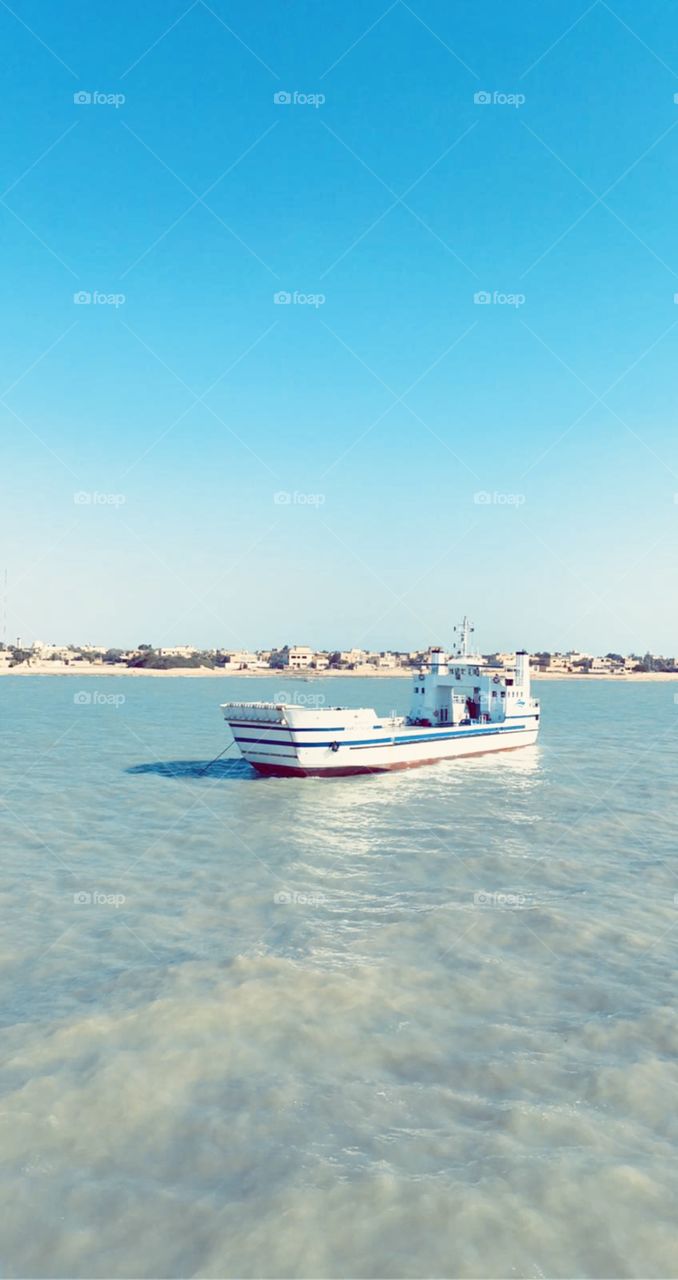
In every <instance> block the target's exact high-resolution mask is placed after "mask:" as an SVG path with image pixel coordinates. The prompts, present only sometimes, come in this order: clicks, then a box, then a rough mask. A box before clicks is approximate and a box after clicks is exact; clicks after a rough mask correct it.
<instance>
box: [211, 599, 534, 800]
mask: <svg viewBox="0 0 678 1280" xmlns="http://www.w3.org/2000/svg"><path fill="white" fill-rule="evenodd" d="M472 631H473V628H472V627H471V624H470V623H469V620H468V618H464V620H463V622H462V623H461V624H460V625H459V626H458V627H455V632H456V633H457V640H456V643H455V645H454V648H453V652H452V653H451V654H450V655H449V656H448V655H446V653H445V652H444V651H443V649H441V648H438V647H436V648H432V649H430V650H429V653H428V656H427V660H426V662H425V663H424V664H423V665H422V666H421V667H420V668H418V669H417V670H416V672H415V674H414V677H413V688H412V702H411V706H410V711H409V714H408V715H406V716H398V715H395V714H392V715H389V716H380V715H378V714H377V712H376V711H375V710H374V709H373V708H372V707H369V708H368V707H357V708H353V707H308V706H302V705H298V704H295V703H276V702H225V703H223V704H222V707H221V710H222V712H223V715H224V718H225V720H226V721H227V723H228V724H229V725H230V727H231V730H232V733H233V737H234V739H235V742H236V743H237V745H238V747H239V748H240V752H241V754H242V756H243V758H244V759H245V760H246V761H247V762H248V764H251V765H252V766H253V768H255V769H256V770H257V772H258V773H260V774H264V775H267V776H270V777H304V778H308V777H311V778H332V777H344V776H346V775H348V774H356V773H382V772H386V771H390V770H392V769H411V768H413V767H415V766H416V765H424V764H433V763H435V762H437V761H439V760H450V759H459V758H461V757H464V756H472V755H473V756H475V755H482V754H485V753H487V752H489V751H510V750H516V749H517V748H520V747H531V746H534V744H535V742H536V741H537V736H538V733H539V717H540V710H539V702H538V701H537V700H536V699H535V698H533V697H532V696H531V692H530V659H529V656H528V654H527V653H526V651H525V650H524V649H521V650H518V652H517V653H516V655H515V663H514V665H513V666H511V667H509V668H506V667H503V666H502V667H496V666H492V665H491V664H490V663H488V662H486V661H485V659H484V658H483V657H482V656H481V655H480V654H479V653H474V652H472V651H471V644H470V637H471V633H472Z"/></svg>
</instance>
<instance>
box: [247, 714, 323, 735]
mask: <svg viewBox="0 0 678 1280" xmlns="http://www.w3.org/2000/svg"><path fill="white" fill-rule="evenodd" d="M224 718H225V717H224ZM226 723H227V724H230V726H231V728H232V729H234V728H235V729H266V731H267V732H268V730H269V729H273V730H275V731H276V732H278V733H344V732H345V730H346V725H345V724H331V725H326V724H317V725H316V724H311V725H299V727H298V728H297V727H295V726H290V725H289V724H269V723H268V721H267V720H259V721H256V720H226Z"/></svg>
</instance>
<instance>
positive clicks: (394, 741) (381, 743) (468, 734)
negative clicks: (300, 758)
mask: <svg viewBox="0 0 678 1280" xmlns="http://www.w3.org/2000/svg"><path fill="white" fill-rule="evenodd" d="M531 728H532V726H531V725H526V724H511V725H507V726H505V727H502V728H501V729H462V730H461V732H460V733H424V734H416V735H415V736H404V737H398V736H397V735H396V736H394V737H391V738H349V739H346V740H344V741H343V742H340V743H339V746H340V747H401V746H407V745H410V744H411V743H413V742H449V741H450V739H453V738H487V737H492V738H496V737H499V735H500V734H502V733H515V732H516V730H524V729H531ZM289 732H290V733H293V732H294V730H291V729H290V730H289ZM233 736H234V737H235V740H236V742H237V743H241V742H248V743H259V744H261V745H263V746H269V747H270V746H272V745H273V743H274V742H275V739H272V738H241V737H238V736H237V735H236V734H234V735H233ZM334 741H335V740H334V739H333V741H332V742H295V741H294V739H293V738H292V739H291V742H292V745H293V746H296V747H303V748H304V750H308V751H310V750H312V749H313V748H314V747H323V748H327V747H331V746H332V745H333V742H334ZM282 745H283V744H282V743H281V746H282ZM285 745H287V744H285Z"/></svg>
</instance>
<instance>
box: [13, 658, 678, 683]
mask: <svg viewBox="0 0 678 1280" xmlns="http://www.w3.org/2000/svg"><path fill="white" fill-rule="evenodd" d="M412 675H413V671H412V668H411V667H392V668H381V669H380V668H378V667H367V668H362V669H360V668H356V669H355V670H353V671H348V670H345V669H336V668H332V669H328V668H326V669H325V670H324V671H307V672H305V673H304V675H303V676H300V675H299V673H298V672H297V671H289V670H285V669H284V668H283V669H278V668H274V667H271V668H269V669H268V670H259V671H252V670H248V669H245V670H242V671H229V670H228V668H227V667H169V668H168V669H167V670H165V671H158V670H154V669H153V668H149V667H126V666H122V665H108V664H103V663H100V662H99V663H97V662H73V663H69V664H68V665H66V663H61V662H52V661H45V662H41V661H34V662H32V663H31V664H30V666H29V665H27V664H26V663H21V664H20V665H19V666H16V667H8V666H4V665H2V664H0V676H21V677H24V676H87V677H90V676H100V677H108V676H132V677H135V676H136V677H138V676H152V677H153V678H154V679H156V678H157V679H164V678H165V677H167V676H170V677H172V678H176V677H177V676H185V677H186V679H189V680H194V679H196V678H198V679H206V678H213V677H215V676H216V677H219V678H221V679H229V680H233V679H238V680H239V679H247V680H259V679H262V678H263V679H266V680H271V679H276V680H277V681H278V682H279V685H280V688H281V689H284V688H285V682H286V681H289V683H290V685H291V686H294V685H297V684H304V683H307V682H310V681H315V680H327V679H332V680H334V679H339V680H346V679H358V680H364V679H368V678H369V679H370V680H384V679H395V680H411V679H412ZM530 675H531V678H532V679H533V680H582V681H584V682H588V683H590V682H591V681H592V680H604V681H605V682H606V683H607V684H626V683H627V682H628V681H629V680H641V681H646V680H647V681H654V680H675V681H678V672H676V671H627V672H624V673H623V674H620V675H612V674H606V673H604V672H596V673H595V674H591V675H581V674H579V673H574V672H562V671H558V672H553V673H551V672H547V671H536V670H534V669H533V670H532V671H531V672H530Z"/></svg>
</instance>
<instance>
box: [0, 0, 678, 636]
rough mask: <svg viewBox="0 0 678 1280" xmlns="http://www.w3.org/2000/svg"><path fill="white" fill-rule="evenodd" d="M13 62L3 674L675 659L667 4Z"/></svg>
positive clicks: (27, 49) (224, 37) (221, 10)
mask: <svg viewBox="0 0 678 1280" xmlns="http://www.w3.org/2000/svg"><path fill="white" fill-rule="evenodd" d="M0 32H1V33H2V37H3V41H4V46H5V48H6V50H7V59H6V60H7V66H6V80H7V95H8V99H9V100H10V101H11V102H12V106H13V115H14V119H13V127H12V131H11V133H10V134H8V136H7V137H6V139H5V148H4V155H3V159H2V174H1V180H2V187H1V190H2V193H3V194H2V200H1V202H0V209H1V212H2V218H3V226H4V233H5V256H4V264H5V285H6V288H5V298H4V301H3V303H2V306H3V309H4V312H5V317H4V318H5V332H6V340H5V343H4V345H3V351H2V355H1V356H0V361H1V364H2V374H1V376H2V379H3V382H2V392H1V393H0V413H2V424H3V428H4V430H3V442H4V444H3V468H2V474H3V482H4V483H3V502H2V511H1V513H0V574H3V575H4V570H5V568H6V569H7V575H8V589H7V603H6V609H4V610H3V623H4V621H5V614H6V635H7V640H8V642H12V641H13V640H14V639H15V638H16V636H21V638H22V639H23V640H24V641H26V642H30V641H32V640H35V639H40V640H42V641H43V642H45V643H57V644H65V643H89V642H92V643H98V638H99V637H100V636H102V635H105V636H109V637H111V639H110V642H109V643H110V646H111V647H130V646H133V645H136V644H138V643H140V642H142V643H151V644H155V645H160V646H168V647H169V646H172V645H178V644H183V643H195V644H196V645H197V646H198V647H201V648H213V647H222V648H231V649H234V648H243V649H251V648H255V647H261V644H262V640H264V641H265V640H266V637H270V636H272V635H274V634H276V635H278V636H280V637H285V638H287V639H288V640H289V642H290V643H308V644H310V645H312V646H313V647H317V648H327V647H328V646H329V645H330V641H331V647H333V648H335V647H336V648H341V649H348V648H351V647H353V646H356V647H364V648H370V649H377V650H380V649H389V648H394V649H399V650H412V649H415V648H418V647H425V646H426V645H428V644H430V643H441V644H443V645H446V646H448V647H449V645H450V643H451V639H452V626H453V624H454V623H455V622H456V621H458V619H459V617H461V615H462V614H464V613H468V614H469V616H470V617H472V619H473V620H474V622H475V626H476V637H477V640H478V645H479V647H480V648H481V649H483V650H484V651H485V652H491V651H494V650H515V649H516V648H520V647H521V646H524V647H526V648H527V649H528V650H530V652H535V651H540V650H548V651H552V652H553V651H556V650H560V651H566V650H568V649H575V648H578V649H580V650H581V651H584V652H590V653H592V654H605V653H606V652H620V653H624V654H626V653H629V652H636V653H641V654H642V653H645V652H646V651H648V650H649V651H651V652H653V653H655V654H663V655H665V656H673V655H674V654H675V653H676V652H678V606H677V604H676V599H677V592H676V554H675V553H676V545H677V534H678V433H677V432H676V430H675V383H676V374H675V369H676V351H677V343H678V307H677V305H676V298H678V254H677V253H676V225H675V217H674V205H675V200H674V188H675V173H676V159H677V157H678V129H677V126H678V102H677V101H676V100H675V99H674V95H676V93H677V92H678V29H677V28H676V26H675V22H674V21H673V20H672V14H671V13H670V12H669V11H667V10H666V8H665V6H664V5H662V4H660V3H659V0H650V3H648V4H647V5H646V6H644V7H643V10H642V12H640V11H638V9H637V6H636V5H633V4H632V3H631V2H630V0H616V2H615V3H614V4H608V3H607V0H594V3H592V4H590V3H587V2H586V0H580V2H579V3H577V5H576V7H575V8H573V7H572V5H571V4H566V3H565V2H564V0H557V2H556V3H554V4H553V5H551V6H549V7H548V9H546V8H545V7H543V6H540V5H538V4H537V3H536V0H529V3H524V4H522V5H521V6H519V7H518V8H517V9H516V8H512V9H511V10H510V12H509V11H507V9H506V7H505V6H502V5H500V4H499V3H498V0H489V2H488V4H487V5H485V6H482V7H481V8H474V9H470V8H468V7H467V6H465V5H462V4H460V3H457V4H454V5H452V6H449V5H447V4H443V3H442V0H419V3H416V4H414V3H413V4H410V3H409V0H407V2H406V0H395V2H394V3H392V4H390V5H387V3H386V0H385V2H384V3H374V2H373V0H364V3H362V4H358V3H357V0H348V3H346V4H344V5H342V6H341V7H339V6H337V7H336V8H332V9H331V11H330V20H329V21H328V11H327V10H326V9H323V10H322V11H321V10H319V9H318V8H317V7H316V6H315V5H314V4H312V3H310V0H309V2H306V0H302V2H301V3H299V4H296V5H294V6H291V5H286V6H282V7H281V6H279V5H274V4H272V3H271V0H263V3H262V4H261V5H260V6H258V7H257V8H256V10H252V11H246V10H244V9H238V10H237V11H233V10H232V9H230V8H227V7H226V6H224V5H223V3H216V2H215V3H212V0H210V3H209V4H208V3H206V2H205V0H196V3H193V4H190V5H187V4H180V3H177V2H175V0H170V2H169V3H167V4H164V5H160V4H159V3H157V0H152V2H151V3H150V4H149V5H147V6H145V7H144V8H143V9H139V8H138V6H134V7H132V5H131V4H129V3H128V0H123V3H121V4H120V5H119V6H117V7H116V9H115V10H114V11H107V12H105V13H102V12H99V11H94V10H92V8H91V6H85V5H84V4H78V3H76V5H75V8H74V9H72V10H71V11H70V20H69V22H68V24H67V25H65V24H64V22H63V15H62V14H61V13H59V12H58V11H57V10H55V9H53V8H52V7H51V6H49V5H48V4H47V3H46V0H31V3H28V0H21V2H19V0H17V4H16V5H15V7H14V11H12V10H11V9H9V8H8V7H7V6H5V7H4V8H0ZM73 636H77V637H80V639H79V640H77V641H73V639H72V638H73ZM87 637H91V638H92V639H91V641H90V640H88V639H87ZM610 637H612V641H610ZM283 642H284V641H283V640H281V641H280V643H283Z"/></svg>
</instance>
